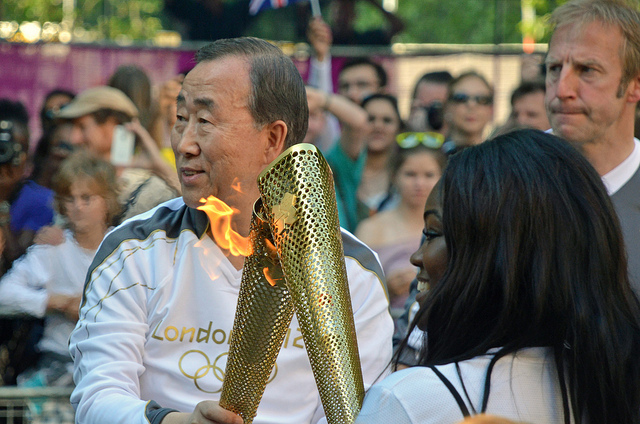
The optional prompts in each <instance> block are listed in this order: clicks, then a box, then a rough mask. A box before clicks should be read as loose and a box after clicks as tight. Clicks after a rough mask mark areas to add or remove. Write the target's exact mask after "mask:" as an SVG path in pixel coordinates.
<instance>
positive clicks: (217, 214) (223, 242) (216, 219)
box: [198, 196, 251, 256]
mask: <svg viewBox="0 0 640 424" xmlns="http://www.w3.org/2000/svg"><path fill="white" fill-rule="evenodd" d="M200 202H202V203H204V204H203V205H201V206H198V210H201V211H204V212H205V213H206V214H207V216H208V217H209V222H210V223H211V233H212V234H213V238H214V239H215V241H216V243H217V244H218V246H220V247H221V248H222V249H226V250H228V251H229V253H231V254H232V255H233V256H249V255H250V254H251V243H250V242H249V238H248V237H243V236H241V235H240V234H238V233H237V232H235V231H234V230H233V229H231V216H232V215H233V214H234V213H237V212H238V211H237V210H234V209H232V208H231V207H230V206H229V205H227V204H226V203H224V202H223V201H222V200H220V199H218V198H216V197H213V196H209V197H208V198H207V199H206V200H205V199H200Z"/></svg>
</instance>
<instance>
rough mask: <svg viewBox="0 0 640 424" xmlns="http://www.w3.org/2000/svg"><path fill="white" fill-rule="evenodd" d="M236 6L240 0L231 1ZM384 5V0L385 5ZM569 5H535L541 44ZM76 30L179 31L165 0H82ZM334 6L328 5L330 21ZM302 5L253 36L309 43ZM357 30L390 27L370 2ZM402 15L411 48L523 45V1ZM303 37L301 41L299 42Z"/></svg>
mask: <svg viewBox="0 0 640 424" xmlns="http://www.w3.org/2000/svg"><path fill="white" fill-rule="evenodd" d="M225 1H235V0H225ZM380 1H381V0H380ZM565 1H566V0H533V4H534V6H535V8H536V14H537V18H536V21H535V23H534V24H533V25H534V27H535V31H534V32H535V33H536V35H537V41H546V36H547V35H546V34H547V32H548V31H547V27H546V18H547V16H548V14H549V13H550V12H551V11H552V10H553V9H554V8H556V7H557V6H558V5H559V4H561V3H564V2H565ZM62 2H63V0H4V1H1V0H0V20H8V21H11V20H14V21H17V22H22V21H34V20H37V21H39V22H41V23H44V22H46V21H52V22H60V21H61V20H62V18H63V16H62ZM75 3H76V8H75V25H76V27H80V28H83V29H84V30H87V31H89V33H91V34H92V35H93V38H94V39H95V40H98V41H99V40H122V41H127V40H145V39H149V38H152V37H153V35H154V34H155V33H156V31H158V30H160V29H163V28H164V29H174V28H172V27H171V21H169V20H167V18H166V17H165V16H163V13H162V9H163V3H164V2H163V0H76V2H75ZM328 3H329V2H328V1H327V2H325V1H324V0H323V1H322V5H323V13H324V14H325V16H327V17H328V15H329V4H328ZM296 7H297V6H296V5H294V6H290V7H287V8H285V9H283V10H274V11H267V12H263V13H261V14H260V15H259V16H258V19H257V20H256V22H255V24H254V25H252V27H251V28H250V29H249V31H248V33H249V34H250V35H254V36H258V37H264V38H268V39H280V40H285V39H289V40H290V41H304V40H303V39H300V38H303V37H302V36H300V35H296V34H300V33H301V31H299V30H296V25H295V22H296V20H297V16H296V14H295V13H294V12H293V9H295V8H296ZM356 12H357V19H356V21H355V26H356V29H357V30H361V31H363V30H368V29H372V28H378V27H381V26H384V25H386V22H385V20H384V17H383V16H382V14H381V13H380V12H379V11H378V10H376V9H375V8H374V7H373V6H371V5H370V4H368V3H367V2H365V1H359V2H358V3H357V5H356ZM397 14H398V15H399V16H400V17H401V18H402V19H403V21H404V22H405V24H406V26H405V31H404V32H402V33H401V34H399V35H398V36H397V37H396V40H395V41H398V42H406V43H456V44H476V43H519V42H521V41H522V30H523V29H525V28H523V25H522V23H521V1H520V0H449V1H442V0H398V11H397ZM296 38H298V39H296Z"/></svg>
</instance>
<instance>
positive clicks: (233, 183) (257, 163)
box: [171, 56, 269, 207]
mask: <svg viewBox="0 0 640 424" xmlns="http://www.w3.org/2000/svg"><path fill="white" fill-rule="evenodd" d="M249 93H250V80H249V64H248V62H247V60H246V59H244V58H239V57H235V56H229V57H223V58H221V59H216V60H212V61H208V62H202V63H200V64H198V65H197V66H196V67H195V68H194V69H193V70H192V71H191V72H189V74H188V75H187V76H186V78H185V80H184V83H183V85H182V90H181V91H180V95H179V96H178V109H177V121H176V124H175V125H174V127H173V131H172V134H171V144H172V146H173V150H174V152H175V155H176V166H177V169H178V176H179V178H180V183H181V185H182V195H183V198H184V201H185V203H186V204H187V205H188V206H191V207H196V206H198V205H199V204H200V199H201V198H206V197H207V196H209V195H213V196H215V197H217V198H219V199H221V200H223V201H224V202H226V203H227V204H229V205H230V206H234V205H238V204H240V203H241V202H244V203H246V196H249V197H251V199H257V198H258V197H259V192H258V187H257V183H256V179H257V176H258V174H259V173H260V171H262V169H264V167H265V166H266V165H267V164H268V159H266V158H265V156H266V154H265V149H266V148H267V145H268V137H269V131H268V129H266V127H265V128H256V125H255V124H254V120H253V117H252V116H251V113H250V111H249V108H248V99H249ZM238 189H240V191H241V192H242V193H240V191H238ZM240 197H242V198H243V199H245V201H241V200H239V199H240Z"/></svg>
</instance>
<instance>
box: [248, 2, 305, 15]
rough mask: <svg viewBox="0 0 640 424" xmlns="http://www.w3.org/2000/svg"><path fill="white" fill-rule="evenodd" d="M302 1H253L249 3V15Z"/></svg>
mask: <svg viewBox="0 0 640 424" xmlns="http://www.w3.org/2000/svg"><path fill="white" fill-rule="evenodd" d="M297 1H300V0H251V2H250V3H249V14H251V15H255V14H257V13H258V12H262V11H263V10H267V9H279V8H281V7H285V6H288V5H289V3H295V2H297Z"/></svg>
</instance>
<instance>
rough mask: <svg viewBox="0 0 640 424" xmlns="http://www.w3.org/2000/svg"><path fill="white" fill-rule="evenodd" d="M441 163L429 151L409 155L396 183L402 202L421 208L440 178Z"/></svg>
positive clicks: (397, 175) (397, 176)
mask: <svg viewBox="0 0 640 424" xmlns="http://www.w3.org/2000/svg"><path fill="white" fill-rule="evenodd" d="M441 174H442V170H441V169H440V164H439V163H438V161H437V160H436V159H435V158H434V157H433V155H432V154H431V153H429V152H424V151H421V152H416V153H413V154H411V155H410V156H408V157H407V158H406V159H405V161H404V162H403V163H402V166H400V169H398V172H397V173H396V177H395V185H396V188H397V189H398V193H399V194H400V198H401V199H402V202H404V203H405V204H407V205H409V206H410V207H415V208H421V207H422V205H424V204H425V202H426V201H427V198H428V197H429V194H430V193H431V191H432V190H433V187H434V186H435V185H436V183H437V182H438V180H439V179H440V175H441Z"/></svg>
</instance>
